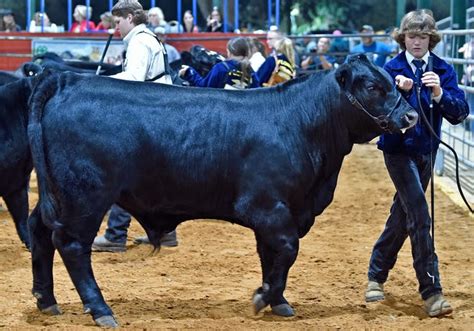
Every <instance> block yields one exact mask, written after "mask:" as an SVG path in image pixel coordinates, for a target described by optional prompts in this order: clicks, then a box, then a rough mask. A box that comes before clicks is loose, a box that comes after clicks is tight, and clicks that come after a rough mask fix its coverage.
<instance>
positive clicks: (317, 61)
mask: <svg viewBox="0 0 474 331" xmlns="http://www.w3.org/2000/svg"><path fill="white" fill-rule="evenodd" d="M330 47H331V40H330V39H329V38H326V37H321V38H319V40H318V44H317V46H316V48H315V49H311V50H310V54H309V56H308V57H307V58H306V59H304V60H303V61H302V62H301V68H302V69H305V70H327V69H332V68H333V67H334V64H335V63H336V58H335V57H334V56H332V55H327V53H328V52H329V48H330Z"/></svg>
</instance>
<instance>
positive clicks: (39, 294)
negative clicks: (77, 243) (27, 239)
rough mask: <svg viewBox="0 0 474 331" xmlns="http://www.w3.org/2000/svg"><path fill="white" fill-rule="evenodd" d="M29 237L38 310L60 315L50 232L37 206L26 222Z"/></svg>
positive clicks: (34, 292)
mask: <svg viewBox="0 0 474 331" xmlns="http://www.w3.org/2000/svg"><path fill="white" fill-rule="evenodd" d="M28 226H29V229H30V235H31V260H32V267H33V290H32V292H33V295H34V296H35V298H36V300H37V303H36V305H37V306H38V308H39V309H40V310H41V311H42V312H44V313H47V314H52V315H58V314H61V309H59V307H58V305H57V302H56V298H55V297H54V284H53V258H54V246H53V243H52V241H51V235H52V232H51V230H50V229H48V228H47V227H46V226H45V225H44V224H43V221H42V220H41V213H40V211H39V207H38V205H37V206H36V207H35V208H34V209H33V212H32V213H31V215H30V218H29V220H28Z"/></svg>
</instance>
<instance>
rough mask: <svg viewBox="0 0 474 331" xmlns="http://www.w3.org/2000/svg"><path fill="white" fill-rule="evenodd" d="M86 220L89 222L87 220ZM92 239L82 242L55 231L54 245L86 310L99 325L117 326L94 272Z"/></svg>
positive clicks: (62, 232)
mask: <svg viewBox="0 0 474 331" xmlns="http://www.w3.org/2000/svg"><path fill="white" fill-rule="evenodd" d="M84 221H85V222H87V220H84ZM98 227H99V225H98V226H97V228H98ZM92 241H93V237H92V239H91V240H87V242H82V241H79V240H77V239H76V238H73V237H72V236H70V235H69V234H67V233H66V232H64V231H54V232H53V243H54V246H55V247H56V249H57V250H58V251H59V253H60V254H61V257H62V259H63V261H64V264H65V265H66V268H67V271H68V273H69V276H70V277H71V279H72V282H73V283H74V286H75V287H76V289H77V292H78V293H79V296H80V297H81V300H82V303H83V304H84V310H85V311H86V312H88V313H90V314H91V315H92V317H93V318H94V320H95V322H96V324H97V325H99V326H102V327H117V326H118V323H117V322H116V320H115V318H114V317H113V313H112V310H111V309H110V307H109V306H108V305H107V304H106V303H105V300H104V297H103V296H102V293H101V291H100V289H99V287H98V285H97V282H96V280H95V278H94V274H93V272H92V265H91V247H92Z"/></svg>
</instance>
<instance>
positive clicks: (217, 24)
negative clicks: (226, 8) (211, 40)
mask: <svg viewBox="0 0 474 331" xmlns="http://www.w3.org/2000/svg"><path fill="white" fill-rule="evenodd" d="M224 30H226V29H224V24H223V23H222V15H221V13H220V11H219V8H217V7H214V8H213V9H212V12H211V15H209V16H208V18H207V27H206V31H207V32H224ZM227 31H228V32H232V28H231V27H230V26H229V25H228V26H227Z"/></svg>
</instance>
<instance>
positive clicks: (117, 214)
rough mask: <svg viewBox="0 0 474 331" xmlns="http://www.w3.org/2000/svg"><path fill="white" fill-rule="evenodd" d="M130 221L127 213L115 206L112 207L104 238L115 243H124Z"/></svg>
mask: <svg viewBox="0 0 474 331" xmlns="http://www.w3.org/2000/svg"><path fill="white" fill-rule="evenodd" d="M131 220H132V218H131V216H130V214H129V213H127V212H126V211H125V210H123V209H122V208H120V207H119V206H117V205H115V204H114V205H112V208H110V215H109V221H108V222H107V230H105V238H106V239H107V240H109V241H112V242H115V243H125V242H126V241H127V232H128V227H129V226H130V221H131Z"/></svg>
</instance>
